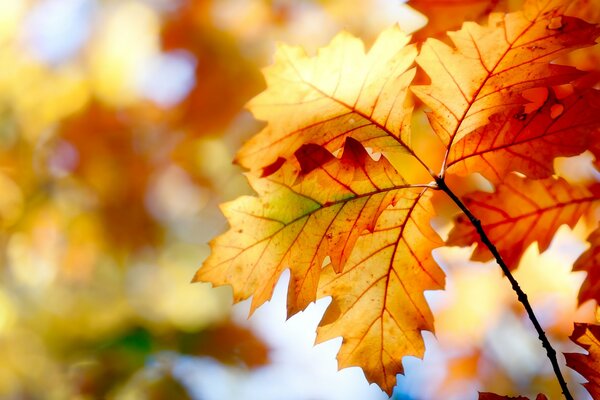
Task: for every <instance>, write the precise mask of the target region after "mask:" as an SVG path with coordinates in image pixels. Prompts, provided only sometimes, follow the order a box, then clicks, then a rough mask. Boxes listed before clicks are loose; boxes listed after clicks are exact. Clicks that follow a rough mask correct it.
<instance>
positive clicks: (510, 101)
mask: <svg viewBox="0 0 600 400" xmlns="http://www.w3.org/2000/svg"><path fill="white" fill-rule="evenodd" d="M563 3H564V2H560V1H549V2H542V1H541V0H540V1H539V2H535V1H531V2H527V3H526V5H525V8H524V10H523V11H518V12H514V13H509V14H499V13H496V14H491V15H490V17H489V22H488V25H487V26H481V25H478V24H476V23H473V22H466V23H464V24H463V27H462V29H461V30H459V31H456V32H449V33H448V36H449V37H450V39H451V40H452V42H453V43H454V46H455V47H450V46H448V45H446V44H444V43H442V42H441V41H439V40H437V39H428V40H427V41H426V42H425V43H424V44H423V47H422V49H421V52H420V54H419V56H418V57H417V59H416V60H417V63H418V64H419V66H420V67H421V68H423V69H424V70H425V72H426V73H427V75H428V76H429V77H430V78H431V84H430V85H428V86H414V87H412V91H413V92H414V93H415V94H416V95H417V96H418V97H419V98H420V99H421V100H422V101H423V102H424V103H425V104H426V105H427V106H429V107H430V108H431V109H432V111H431V112H429V113H428V118H429V121H430V123H431V126H432V127H433V129H434V131H435V132H436V134H437V135H438V136H439V137H440V139H441V140H442V142H443V143H444V144H445V145H446V147H447V148H450V147H451V145H452V144H453V143H454V142H456V141H458V140H460V139H462V138H463V137H465V136H466V135H467V134H469V133H470V132H472V131H474V130H475V129H477V128H479V127H481V126H483V125H486V124H487V123H488V118H489V117H490V116H491V115H493V114H496V113H498V112H502V111H507V110H510V109H514V108H516V107H519V106H520V105H521V104H522V103H523V102H524V99H523V98H522V96H521V93H522V92H523V91H524V90H526V89H530V88H534V87H539V86H549V85H558V84H563V83H568V82H570V81H572V80H573V79H575V78H576V77H578V76H580V72H579V71H577V70H576V69H575V68H573V67H568V66H561V65H554V64H549V61H551V60H553V59H555V58H557V57H558V56H559V55H561V54H565V53H566V52H568V51H571V50H573V49H576V48H578V47H583V46H588V45H593V44H594V38H595V37H596V36H597V35H598V33H599V32H600V30H599V28H597V27H596V26H594V25H592V24H589V23H587V22H584V21H582V20H579V19H577V18H573V17H567V16H564V15H562V14H561V11H562V10H563V9H564V4H563ZM465 71H468V73H465Z"/></svg>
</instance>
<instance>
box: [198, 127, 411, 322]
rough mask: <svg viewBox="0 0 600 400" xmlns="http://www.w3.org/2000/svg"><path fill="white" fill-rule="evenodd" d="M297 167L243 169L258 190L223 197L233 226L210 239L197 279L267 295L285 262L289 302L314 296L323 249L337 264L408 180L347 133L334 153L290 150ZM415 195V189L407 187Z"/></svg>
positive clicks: (258, 297) (292, 306)
mask: <svg viewBox="0 0 600 400" xmlns="http://www.w3.org/2000/svg"><path fill="white" fill-rule="evenodd" d="M296 157H297V159H298V162H299V164H300V171H298V170H297V169H296V167H294V166H293V165H292V163H286V164H285V165H283V166H282V168H280V169H279V170H278V171H277V172H276V173H274V174H272V175H271V176H269V177H268V178H262V179H261V178H256V177H255V176H253V175H249V176H248V177H249V179H250V183H251V185H252V186H253V188H254V189H255V190H256V191H257V193H258V194H259V197H242V198H239V199H237V200H235V201H233V202H231V203H227V204H225V205H223V212H224V214H225V215H226V216H227V218H228V219H229V221H230V224H231V226H232V228H231V229H230V230H229V231H228V232H227V233H225V234H224V235H222V236H220V237H218V238H217V239H216V240H215V241H214V243H213V244H212V247H213V253H212V255H211V256H210V257H209V258H208V259H207V260H206V262H205V264H204V266H203V267H202V268H201V269H200V270H199V271H198V274H197V275H196V280H202V281H209V282H213V283H214V284H217V285H224V284H231V285H233V288H234V297H235V300H236V301H239V300H243V299H246V298H248V297H250V296H252V295H254V297H253V302H252V307H253V308H256V307H258V306H260V305H261V304H262V303H264V302H265V301H266V300H268V299H269V298H270V297H271V295H272V290H273V287H274V286H275V283H276V282H277V280H278V279H279V275H280V274H281V272H283V270H284V269H286V268H288V267H289V268H290V269H291V283H290V286H291V288H290V296H289V298H288V310H289V312H290V314H293V313H295V312H297V311H299V310H302V309H303V308H304V307H306V306H307V305H308V303H310V302H311V301H314V300H315V294H316V290H317V283H318V279H319V274H320V273H321V266H322V263H323V260H324V259H325V257H326V256H329V257H330V258H331V262H332V265H333V268H334V269H335V270H336V271H338V272H339V271H340V270H341V269H342V267H343V265H344V263H345V262H346V260H347V259H348V257H349V255H350V252H351V251H352V248H353V247H354V244H355V242H356V241H357V239H358V237H359V235H360V234H361V233H362V232H363V231H364V230H365V229H371V230H372V229H373V227H374V226H375V221H376V220H377V217H379V215H380V214H381V212H382V211H383V210H384V209H385V208H386V207H387V206H389V205H393V204H395V203H396V202H397V201H398V200H399V198H400V197H402V198H406V197H407V196H409V198H410V196H411V195H410V193H413V192H415V191H416V192H417V193H418V192H419V191H420V190H422V189H421V188H410V187H409V185H407V184H406V183H405V182H404V180H403V178H402V177H401V176H400V175H399V174H398V173H397V172H396V171H395V170H394V169H393V168H392V167H391V165H390V164H389V163H388V161H387V160H386V159H385V158H381V159H380V160H379V161H373V160H372V159H371V158H370V156H369V155H368V154H367V152H366V151H365V149H364V148H363V147H362V146H361V145H360V144H359V143H358V142H356V141H355V140H353V139H351V138H348V139H347V141H346V146H345V147H344V150H343V155H342V158H341V159H337V158H335V157H334V156H333V155H332V154H331V153H329V152H328V151H327V150H325V149H323V148H322V147H320V146H317V145H314V144H310V145H306V146H304V147H302V148H301V149H299V150H298V151H297V152H296ZM413 197H414V195H413Z"/></svg>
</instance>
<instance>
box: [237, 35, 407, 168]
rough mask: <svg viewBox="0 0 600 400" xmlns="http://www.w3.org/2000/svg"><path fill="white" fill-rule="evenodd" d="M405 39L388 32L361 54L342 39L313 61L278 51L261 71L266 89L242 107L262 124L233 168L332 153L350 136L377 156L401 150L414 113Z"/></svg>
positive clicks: (294, 51)
mask: <svg viewBox="0 0 600 400" xmlns="http://www.w3.org/2000/svg"><path fill="white" fill-rule="evenodd" d="M409 40H410V37H409V36H407V35H406V34H404V33H403V32H402V31H400V29H399V28H398V27H393V28H390V29H388V30H386V31H384V32H383V33H381V35H380V36H379V37H378V39H377V40H376V41H375V43H374V44H373V46H372V47H371V49H370V50H369V51H368V53H366V54H365V50H364V46H363V44H362V42H361V41H360V40H359V39H357V38H355V37H353V36H351V35H350V34H348V33H345V32H342V33H340V34H338V35H337V36H336V37H335V38H334V39H333V40H332V42H331V44H329V46H327V47H324V48H322V49H320V50H319V53H318V56H317V57H309V56H307V55H306V53H305V52H304V50H302V49H301V48H298V47H289V46H284V45H281V46H279V48H278V49H277V53H276V55H275V63H274V64H273V65H272V66H270V67H268V68H267V69H265V71H264V74H265V78H266V80H267V85H268V86H267V89H266V90H265V91H264V92H263V93H261V94H259V95H258V96H256V97H255V98H254V99H253V100H251V101H250V103H249V104H248V108H249V109H250V111H252V113H253V114H254V116H255V117H256V118H257V119H260V120H264V121H267V122H268V125H267V126H266V127H265V128H264V129H263V130H262V131H261V132H259V133H258V134H257V135H255V136H254V137H253V138H252V139H250V140H249V141H248V142H247V143H246V144H245V145H244V146H243V147H242V149H241V150H240V151H239V153H238V154H237V157H236V161H237V162H238V163H240V164H241V165H242V166H244V167H246V168H248V169H253V170H257V169H259V168H262V167H265V166H267V165H270V164H272V163H274V162H276V161H277V159H278V158H279V157H281V158H284V159H288V158H290V157H291V156H292V155H293V154H294V152H295V151H296V150H297V149H298V148H300V146H302V145H303V144H306V143H315V144H318V145H322V146H324V147H325V148H326V149H328V150H330V151H335V150H337V149H339V148H340V147H342V146H343V144H344V140H345V138H346V137H348V136H351V137H353V138H355V139H357V140H359V141H360V142H361V143H363V145H364V146H365V147H371V148H373V149H375V150H378V151H389V152H396V151H398V150H401V151H402V150H405V149H406V146H407V143H408V140H409V138H408V123H409V121H410V116H411V112H412V109H411V108H410V107H408V106H404V102H405V99H406V96H407V92H408V85H409V84H410V82H411V81H412V79H413V77H414V74H415V69H414V68H410V67H411V65H412V64H413V61H414V58H415V56H416V51H417V50H416V47H415V46H414V45H408V46H407V44H408V42H409Z"/></svg>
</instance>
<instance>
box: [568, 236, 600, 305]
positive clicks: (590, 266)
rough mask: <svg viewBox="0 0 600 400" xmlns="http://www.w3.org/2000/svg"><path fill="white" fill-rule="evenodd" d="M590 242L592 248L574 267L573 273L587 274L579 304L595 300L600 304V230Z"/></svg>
mask: <svg viewBox="0 0 600 400" xmlns="http://www.w3.org/2000/svg"><path fill="white" fill-rule="evenodd" d="M588 242H590V244H591V245H592V246H591V247H590V248H589V249H588V250H587V251H586V252H585V253H583V254H582V255H581V256H580V257H579V258H578V259H577V261H576V262H575V264H574V265H573V271H585V272H587V276H586V278H585V280H584V281H583V283H582V285H581V290H580V291H579V302H580V303H583V302H584V301H587V300H591V299H594V300H596V301H597V302H598V303H600V228H599V229H596V230H595V231H594V232H592V234H591V235H590V237H588Z"/></svg>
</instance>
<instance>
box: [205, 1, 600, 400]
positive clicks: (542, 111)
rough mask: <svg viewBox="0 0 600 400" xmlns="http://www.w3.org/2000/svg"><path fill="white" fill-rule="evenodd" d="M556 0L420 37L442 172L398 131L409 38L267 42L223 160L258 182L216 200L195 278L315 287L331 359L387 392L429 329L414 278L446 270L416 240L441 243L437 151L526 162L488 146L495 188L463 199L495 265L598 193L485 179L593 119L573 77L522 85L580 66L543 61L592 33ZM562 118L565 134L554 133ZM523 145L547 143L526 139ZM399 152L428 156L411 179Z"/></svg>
mask: <svg viewBox="0 0 600 400" xmlns="http://www.w3.org/2000/svg"><path fill="white" fill-rule="evenodd" d="M561 4H562V3H560V2H557V1H553V2H551V3H549V4H546V5H544V6H543V7H538V3H535V2H530V3H528V5H527V6H526V8H525V10H524V11H522V12H517V13H512V14H506V15H500V14H494V15H492V16H490V22H489V26H487V27H482V26H479V25H477V24H475V23H466V24H465V25H464V26H463V28H462V29H461V30H460V31H458V32H454V33H451V34H450V36H451V39H452V40H453V42H454V44H455V46H457V48H452V47H450V46H447V45H445V44H443V43H441V42H439V41H435V40H428V41H427V42H426V43H425V44H424V45H423V47H422V50H421V53H420V55H419V57H418V58H417V61H418V63H419V65H420V66H421V67H422V68H423V69H424V70H425V72H427V74H428V75H429V76H430V77H431V79H432V82H431V85H429V86H418V87H414V92H415V93H416V94H417V95H418V96H419V97H420V98H421V99H422V100H423V101H424V102H425V103H426V104H427V105H428V106H429V107H431V108H432V110H433V111H432V112H431V113H430V114H429V120H430V123H431V125H432V127H433V129H434V131H435V132H436V133H437V136H438V137H439V138H440V139H441V141H442V142H443V145H444V146H439V149H440V150H441V152H442V153H444V152H445V153H446V155H445V157H446V158H445V159H444V164H443V165H442V166H441V172H442V173H441V176H436V174H435V173H434V172H432V170H431V169H430V168H429V166H428V165H426V163H425V162H424V161H423V159H422V158H420V157H419V155H421V153H422V151H427V150H428V149H419V152H418V153H419V154H417V152H416V150H415V148H414V147H413V145H412V144H411V139H412V137H411V135H412V134H411V132H410V131H409V121H410V119H411V116H412V109H411V107H410V106H408V105H407V104H408V102H407V94H408V88H409V85H410V84H411V81H412V79H413V77H414V74H415V70H414V68H411V65H412V64H413V61H414V59H415V55H416V48H415V46H414V45H408V42H409V37H407V36H406V35H404V34H403V33H401V32H400V30H399V29H398V28H397V27H394V28H391V29H388V30H387V31H385V32H383V33H382V34H381V35H380V37H379V38H378V39H377V40H376V42H375V44H374V45H373V46H372V47H371V49H370V50H369V51H368V52H365V50H364V47H363V45H362V42H361V41H360V40H358V39H356V38H354V37H352V36H351V35H349V34H347V33H342V34H340V35H338V36H336V37H335V38H334V39H333V41H332V42H331V44H329V45H328V46H327V47H325V48H322V49H321V50H320V51H319V52H318V54H317V55H316V56H312V57H311V56H308V55H307V54H306V53H305V52H304V51H303V50H302V49H300V48H296V47H287V46H280V47H279V49H278V51H277V54H276V57H275V63H274V65H272V66H271V67H269V68H267V69H266V70H265V76H266V80H267V89H266V90H265V91H264V92H263V93H262V94H260V95H258V96H257V97H256V98H254V99H253V100H251V101H250V103H249V105H248V106H249V109H250V110H251V111H252V113H253V114H254V116H255V117H256V118H257V119H259V120H262V121H265V122H266V126H265V128H264V129H263V130H262V131H261V132H259V133H258V134H257V135H256V136H254V137H253V138H252V139H250V140H249V141H248V142H247V143H246V144H245V145H244V146H243V148H242V149H241V151H240V152H239V153H238V155H237V158H236V161H237V162H238V163H240V164H241V165H242V166H244V167H246V168H248V169H249V170H250V172H249V173H248V175H247V176H248V179H249V181H250V184H251V186H252V187H253V189H254V190H255V191H256V192H257V196H255V197H252V196H246V197H242V198H239V199H237V200H235V201H233V202H230V203H226V204H225V205H223V212H224V214H225V216H226V217H227V218H228V220H229V223H230V226H231V228H230V229H229V231H227V232H226V233H225V234H224V235H221V236H220V237H218V238H216V239H215V240H214V241H213V242H212V244H211V246H212V253H211V255H210V257H209V258H208V259H207V260H206V261H205V263H204V265H203V266H202V268H200V270H199V271H198V272H197V274H196V276H195V278H194V279H195V280H197V281H205V282H211V283H212V284H213V285H231V286H232V287H233V295H234V300H235V301H236V302H237V301H241V300H244V299H247V298H249V297H251V296H252V297H253V298H252V304H251V312H252V311H254V310H255V309H256V308H257V307H258V306H260V305H261V304H263V303H264V302H265V301H267V300H269V299H270V298H271V296H272V293H273V288H274V286H275V284H276V282H277V281H278V279H279V277H280V275H281V273H282V272H283V271H284V270H285V269H289V270H290V284H289V287H288V315H292V314H294V313H296V312H298V311H299V310H302V309H304V308H305V307H306V306H307V305H308V304H309V303H310V302H312V301H314V300H315V299H317V298H321V297H324V296H331V298H332V300H331V304H330V306H329V308H328V309H327V311H326V313H325V316H324V317H323V320H322V321H321V323H320V325H319V328H318V335H317V340H318V341H325V340H329V339H332V338H335V337H338V336H342V338H343V342H342V347H341V349H340V352H339V354H338V361H339V366H340V367H341V368H343V367H348V366H360V367H361V368H362V369H363V371H364V372H365V375H366V377H367V379H368V380H369V381H370V382H375V383H377V384H378V385H379V386H380V387H381V388H382V389H383V390H385V391H386V392H387V393H388V394H391V393H392V390H393V387H394V385H395V383H396V374H398V373H401V372H403V367H402V357H404V356H406V355H414V356H422V355H423V352H424V346H423V341H422V337H421V331H422V330H430V331H431V330H433V318H432V315H431V311H430V310H429V307H428V305H427V302H426V301H425V297H424V291H425V290H435V289H441V288H442V287H443V283H444V274H443V272H442V271H441V270H440V268H439V267H438V266H437V264H436V263H435V261H434V259H433V258H432V255H431V251H432V249H434V248H436V247H439V246H441V244H442V242H441V240H440V238H439V237H438V235H437V234H436V233H435V231H434V230H433V229H432V228H431V226H430V219H431V218H432V217H433V216H434V215H435V212H434V209H433V206H432V204H431V202H430V198H431V195H432V192H433V189H441V190H442V191H443V192H445V193H446V194H449V195H450V197H452V195H454V192H451V190H450V189H449V187H448V185H447V184H446V181H445V180H444V172H445V169H446V168H447V167H454V168H453V170H451V171H450V172H454V171H456V172H457V173H458V174H466V173H470V172H482V173H484V174H485V175H486V176H490V175H491V174H490V171H486V170H485V168H486V162H487V158H488V157H491V156H492V155H494V156H496V155H498V157H500V155H501V156H502V157H507V155H508V154H510V159H512V160H513V161H514V160H515V157H514V154H517V153H518V154H523V155H526V156H527V157H529V159H530V160H534V161H533V162H529V163H528V162H527V160H525V161H518V162H517V161H514V162H511V161H510V160H506V161H504V160H502V162H498V163H497V166H495V168H496V169H494V170H492V172H494V173H496V174H497V175H498V176H497V178H498V179H496V180H495V182H496V183H498V185H497V191H496V193H493V194H490V193H474V194H471V195H467V196H466V197H465V199H466V200H465V201H466V203H467V205H468V206H469V207H470V208H471V209H472V210H473V212H474V213H475V214H476V215H477V216H478V217H479V218H481V219H482V221H483V224H484V229H485V230H486V231H487V232H488V233H489V235H490V237H491V239H492V241H494V242H495V243H496V244H497V246H498V248H499V249H500V251H501V252H502V254H503V255H505V257H506V261H507V262H509V263H510V264H513V263H514V261H516V260H518V258H519V257H520V256H521V254H522V252H523V251H524V249H525V248H526V247H527V246H528V245H529V244H531V243H533V242H534V241H538V242H539V244H540V248H542V249H544V248H545V247H547V246H548V244H549V241H550V239H551V238H552V236H553V234H554V232H555V231H556V229H557V228H558V227H559V226H560V225H561V224H563V223H568V224H570V225H571V226H572V225H573V224H575V222H576V221H577V219H578V218H579V217H580V216H581V215H583V213H585V211H586V210H587V209H588V208H589V207H590V204H591V203H592V201H594V200H595V199H596V198H595V197H594V195H592V194H591V193H589V192H588V191H587V190H586V189H585V188H578V187H571V186H570V185H569V184H568V183H567V182H566V181H564V180H561V179H555V178H548V179H546V180H542V181H532V180H529V179H526V178H522V177H520V176H517V175H516V174H509V175H508V177H507V178H506V179H501V178H503V176H504V175H506V174H507V173H509V172H510V171H513V170H516V171H522V172H524V173H527V174H530V175H532V176H535V177H542V176H543V177H547V176H549V175H551V174H552V173H553V169H552V160H553V159H554V158H556V157H557V156H560V155H573V154H578V153H580V152H582V151H583V150H584V149H585V147H586V146H588V145H589V143H590V133H589V132H588V131H589V128H590V127H593V126H595V125H594V124H597V122H596V120H595V115H594V114H597V113H596V111H595V110H596V108H594V107H595V106H594V107H592V110H590V111H589V112H588V114H585V113H584V114H583V115H584V117H585V118H584V120H583V122H582V124H581V125H582V126H581V127H580V126H579V125H576V126H573V121H574V119H575V117H574V113H575V111H576V109H578V108H579V107H581V104H586V105H594V104H596V103H595V102H596V97H594V96H596V92H594V91H591V90H590V91H588V92H585V95H584V96H583V97H582V98H580V97H581V95H582V93H584V92H577V93H576V94H573V95H572V96H571V97H569V96H562V94H561V95H560V96H559V95H558V94H552V95H551V96H550V95H549V96H547V98H544V99H543V100H541V101H539V104H537V103H536V105H535V108H532V105H530V104H526V103H527V97H526V96H524V95H523V91H524V90H525V89H532V88H536V90H538V91H539V90H542V91H543V90H546V91H547V89H540V88H539V87H540V86H542V87H545V86H549V85H559V84H565V83H570V82H571V81H572V80H573V79H575V78H577V77H579V76H580V72H579V71H577V70H576V69H574V68H571V67H564V66H558V65H554V64H550V61H551V60H553V59H554V58H555V57H557V56H558V55H560V54H563V53H565V52H567V51H569V50H572V49H574V48H577V47H582V46H585V45H590V44H592V43H593V37H594V35H597V34H598V33H599V32H600V30H598V29H597V28H596V27H594V26H593V25H591V24H588V23H585V22H583V21H581V20H578V19H575V18H569V17H565V16H563V15H562V14H561V12H562V11H563V8H561V7H562V6H561ZM520 109H522V110H521V111H518V113H517V114H515V112H517V110H520ZM525 111H526V112H527V113H528V114H531V115H529V116H528V115H524V114H523V112H525ZM515 115H516V116H518V118H514V117H515ZM579 117H581V115H578V118H579ZM490 118H492V120H490ZM502 118H504V123H502V121H503V120H502ZM513 119H514V120H515V121H513ZM578 121H579V119H578ZM420 134H421V132H417V133H416V134H415V142H418V140H417V139H419V140H420V139H421V138H419V137H418V136H419V135H420ZM575 134H581V138H580V139H577V140H576V141H570V140H568V139H567V137H568V136H573V135H575ZM421 136H424V135H422V134H421ZM432 136H433V135H432ZM467 140H469V141H470V142H467ZM458 143H460V145H457V144H458ZM530 143H531V145H532V146H546V147H547V148H546V149H545V150H544V151H543V152H540V153H541V154H532V150H531V148H527V146H529V145H530ZM444 147H445V149H444ZM340 150H341V155H340V154H339V152H340ZM369 153H371V154H372V155H373V157H371V155H369ZM376 153H377V154H376ZM379 153H381V154H379ZM513 153H514V154H513ZM406 156H407V157H406ZM449 157H450V158H449ZM430 158H431V159H435V158H436V155H433V156H431V157H430V155H429V154H427V158H426V159H427V160H429V159H430ZM442 158H443V157H442V155H441V154H440V155H439V159H440V160H441V159H442ZM405 159H411V160H412V161H415V162H416V164H417V166H418V168H419V169H423V170H424V171H425V172H427V176H426V178H425V179H426V180H425V181H414V179H413V178H414V176H415V175H414V172H413V171H412V167H411V166H409V165H408V164H405V163H404V160H405ZM376 160H377V161H376ZM448 161H449V163H448V165H446V162H448ZM536 162H537V164H536ZM419 164H420V165H419ZM534 164H535V165H534ZM490 179H492V180H494V179H493V177H492V178H490ZM431 180H435V182H431ZM428 182H429V183H428ZM454 196H455V195H454ZM452 198H453V200H454V201H455V202H457V203H458V202H460V200H458V199H457V198H456V196H455V197H452ZM488 203H489V204H493V206H492V205H489V204H488ZM508 230H511V235H510V238H508V237H506V232H507V231H508ZM513 238H514V239H515V240H514V241H511V242H510V243H509V239H513ZM479 240H480V237H479V235H478V234H477V232H476V231H475V229H474V228H473V226H472V225H471V224H470V223H467V222H466V220H463V221H459V222H458V223H457V226H456V227H455V228H454V230H453V231H452V233H451V235H450V239H449V244H455V245H470V244H472V243H474V242H475V243H478V244H479V246H478V247H477V249H476V250H475V254H474V257H475V258H480V259H484V258H489V254H488V253H487V252H486V250H484V246H483V245H482V244H481V243H480V242H479ZM515 243H516V244H515Z"/></svg>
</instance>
